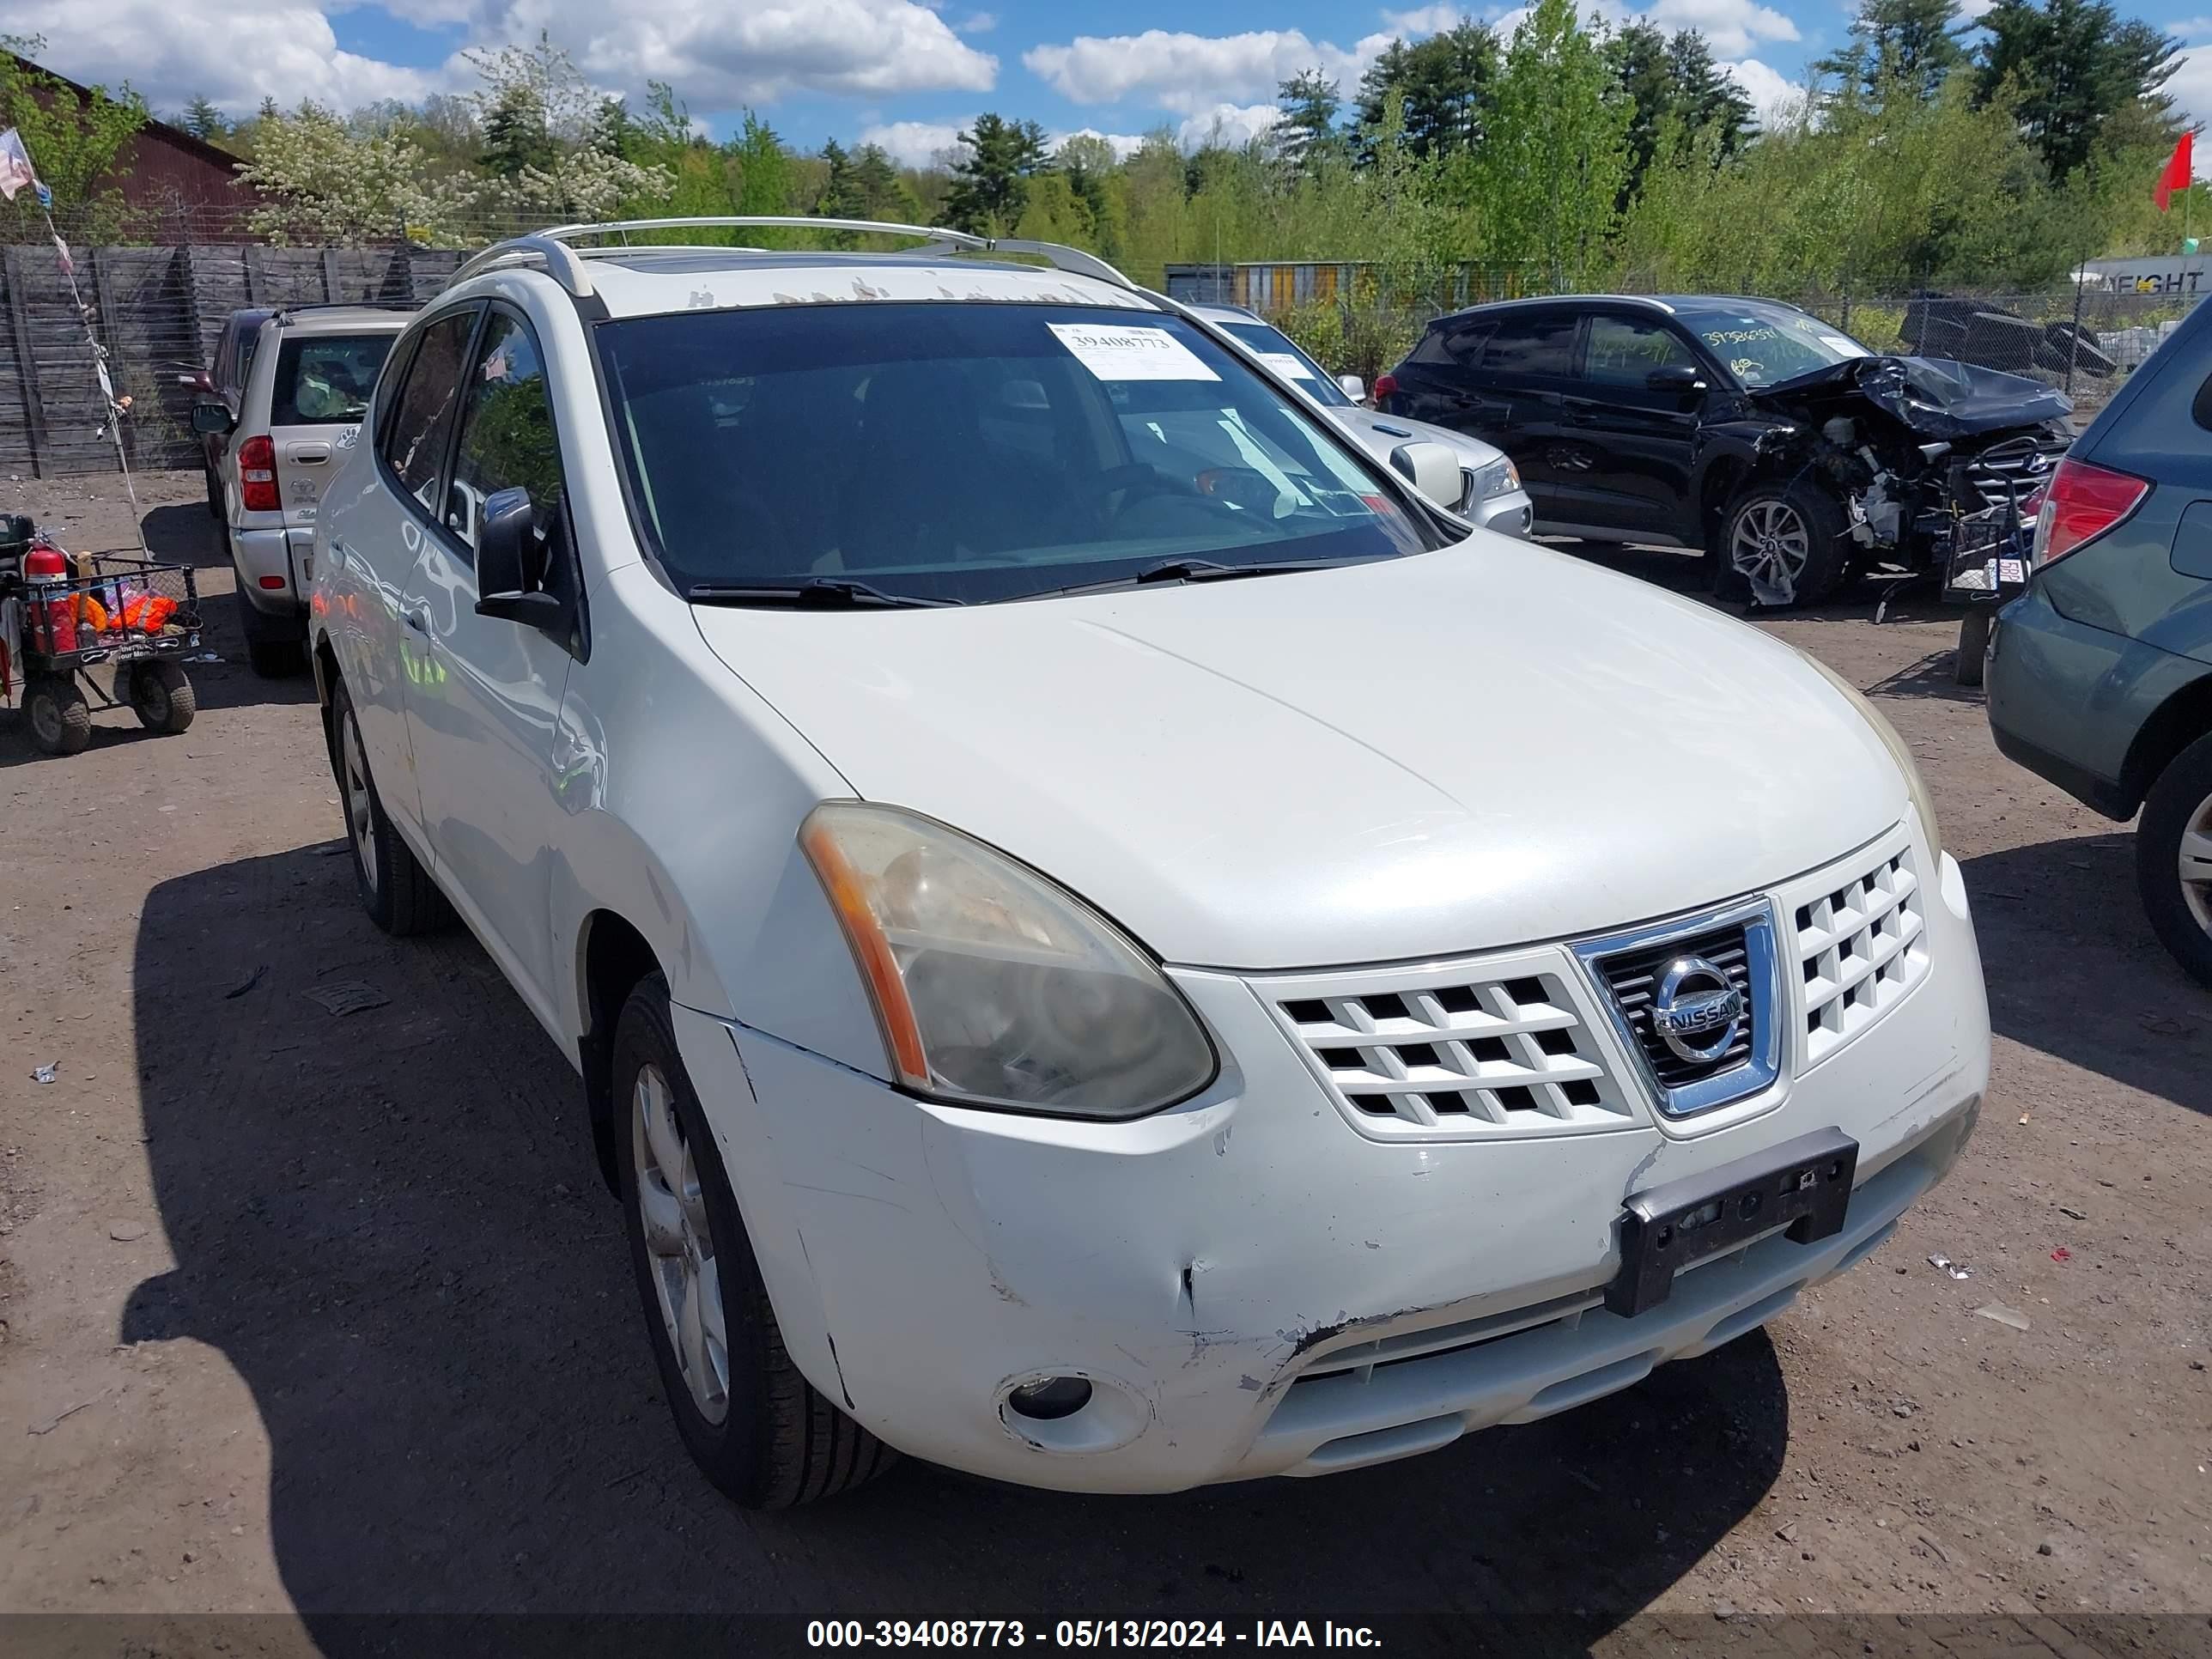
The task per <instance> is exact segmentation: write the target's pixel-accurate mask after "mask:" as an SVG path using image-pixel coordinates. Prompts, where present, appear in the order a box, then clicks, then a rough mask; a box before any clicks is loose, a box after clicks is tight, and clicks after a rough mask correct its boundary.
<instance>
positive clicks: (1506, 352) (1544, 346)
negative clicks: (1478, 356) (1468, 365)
mask: <svg viewBox="0 0 2212 1659" xmlns="http://www.w3.org/2000/svg"><path fill="white" fill-rule="evenodd" d="M1574 353H1575V319H1574V318H1573V316H1572V315H1571V314H1570V313H1565V312H1544V313H1538V314H1536V315H1534V316H1529V317H1504V318H1500V319H1498V326H1497V328H1496V329H1495V330H1493V331H1492V333H1491V336H1490V338H1489V339H1488V341H1487V342H1486V343H1485V344H1484V347H1483V350H1482V361H1481V363H1480V368H1484V369H1486V370H1487V371H1488V372H1490V373H1491V374H1511V375H1516V376H1541V377H1549V378H1553V379H1558V380H1564V379H1565V378H1566V377H1567V376H1568V375H1570V374H1572V373H1573V372H1574Z"/></svg>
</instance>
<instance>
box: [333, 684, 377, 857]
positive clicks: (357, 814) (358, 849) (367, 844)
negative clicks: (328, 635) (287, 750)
mask: <svg viewBox="0 0 2212 1659" xmlns="http://www.w3.org/2000/svg"><path fill="white" fill-rule="evenodd" d="M338 748H339V753H340V763H341V765H342V766H343V769H344V772H345V777H344V786H345V812H346V827H347V829H349V831H351V833H352V836H353V855H354V857H355V858H356V860H359V861H360V864H361V878H362V881H364V882H365V883H367V884H368V890H369V891H370V892H372V893H373V892H374V891H375V890H376V884H377V868H376V806H375V800H374V797H373V796H371V795H370V793H369V792H368V764H367V763H365V762H364V761H363V760H362V757H361V728H360V727H359V726H356V725H355V723H354V717H353V711H352V710H351V709H348V710H347V711H346V719H345V727H344V729H343V731H342V732H340V733H339V734H338Z"/></svg>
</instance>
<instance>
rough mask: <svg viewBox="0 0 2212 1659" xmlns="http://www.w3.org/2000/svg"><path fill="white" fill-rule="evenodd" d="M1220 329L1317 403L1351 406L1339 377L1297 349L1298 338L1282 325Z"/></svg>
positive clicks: (1238, 325)
mask: <svg viewBox="0 0 2212 1659" xmlns="http://www.w3.org/2000/svg"><path fill="white" fill-rule="evenodd" d="M1218 326H1219V327H1220V329H1221V331H1223V332H1224V333H1225V334H1229V335H1232V336H1234V337H1236V338H1237V339H1239V340H1241V341H1243V343H1245V344H1246V345H1248V346H1249V347H1251V348H1252V349H1253V350H1254V351H1255V353H1257V354H1258V356H1259V358H1260V361H1261V362H1264V363H1265V364H1267V367H1268V368H1272V369H1273V370H1274V371H1275V373H1276V374H1279V375H1281V376H1282V377H1283V378H1284V379H1285V380H1295V381H1297V386H1298V390H1299V391H1301V392H1304V393H1305V394H1306V395H1307V396H1308V397H1309V398H1312V399H1313V400H1314V401H1315V402H1316V403H1317V404H1328V406H1329V407H1330V408H1332V409H1349V408H1351V407H1352V399H1351V398H1347V397H1346V396H1345V395H1344V388H1343V387H1342V386H1339V385H1337V383H1336V377H1335V376H1334V375H1333V374H1330V373H1329V372H1328V370H1327V369H1325V368H1322V366H1321V365H1320V364H1319V363H1317V362H1315V361H1314V360H1313V359H1312V358H1310V357H1309V356H1306V354H1305V353H1304V352H1303V351H1301V350H1299V349H1298V343H1297V341H1295V340H1293V339H1292V338H1291V337H1290V336H1289V335H1287V334H1285V333H1284V332H1283V331H1282V330H1280V329H1279V328H1273V327H1271V326H1269V325H1267V324H1266V323H1222V324H1220V325H1218Z"/></svg>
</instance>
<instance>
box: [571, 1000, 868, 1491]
mask: <svg viewBox="0 0 2212 1659" xmlns="http://www.w3.org/2000/svg"><path fill="white" fill-rule="evenodd" d="M613 1085H614V1101H615V1110H616V1112H617V1124H616V1128H615V1163H616V1173H617V1181H618V1188H617V1190H618V1191H619V1192H620V1194H621V1195H622V1202H623V1222H624V1225H625V1230H626V1231H628V1233H629V1246H630V1261H631V1264H632V1266H633V1267H634V1268H635V1272H636V1275H637V1286H638V1295H639V1298H640V1300H641V1302H642V1303H643V1304H644V1312H645V1323H646V1330H647V1337H648V1340H650V1341H651V1342H652V1344H653V1359H654V1361H655V1362H656V1363H657V1364H658V1365H659V1370H660V1383H661V1389H662V1391H663V1392H664V1393H665V1394H666V1395H667V1396H668V1405H669V1409H670V1411H671V1413H673V1414H674V1416H675V1419H676V1428H677V1432H678V1434H680V1435H681V1436H682V1437H683V1439H684V1447H685V1449H687V1450H688V1451H690V1454H691V1458H692V1461H693V1462H696V1463H697V1464H698V1466H699V1468H700V1469H701V1471H702V1473H704V1474H705V1475H706V1477H707V1478H708V1480H711V1481H713V1482H714V1485H715V1486H717V1487H719V1488H720V1490H721V1491H722V1492H725V1493H726V1494H727V1495H728V1496H729V1497H730V1498H733V1499H735V1500H736V1501H737V1502H738V1504H743V1505H744V1507H745V1508H747V1509H785V1508H788V1507H790V1506H791V1505H793V1504H811V1503H812V1502H814V1501H815V1500H816V1499H817V1498H828V1497H831V1496H833V1495H834V1494H836V1493H838V1492H845V1491H848V1490H849V1489H851V1488H852V1487H854V1486H860V1484H862V1483H863V1482H864V1481H866V1480H872V1479H873V1478H874V1477H875V1476H876V1475H877V1474H880V1473H881V1472H882V1471H883V1470H884V1469H885V1468H889V1467H890V1464H891V1463H892V1462H894V1461H895V1460H896V1453H895V1452H893V1451H892V1450H891V1449H890V1447H888V1446H886V1445H884V1443H883V1442H882V1441H880V1440H878V1439H877V1438H876V1437H875V1436H873V1435H872V1434H870V1433H869V1432H868V1431H866V1429H864V1428H862V1427H861V1426H860V1425H859V1424H857V1423H855V1422H854V1421H853V1419H851V1418H849V1417H848V1416H846V1415H845V1413H842V1412H841V1411H839V1410H838V1409H837V1407H836V1406H834V1405H832V1404H831V1403H830V1402H829V1400H827V1399H826V1398H824V1397H823V1395H822V1394H821V1393H820V1392H819V1391H817V1389H815V1388H814V1386H813V1385H812V1384H811V1383H809V1382H808V1381H807V1380H806V1378H805V1376H804V1375H803V1374H801V1372H800V1371H799V1367H798V1366H797V1365H795V1364H793V1363H792V1359H791V1356H790V1354H789V1353H788V1352H786V1350H785V1348H784V1346H783V1333H782V1332H781V1330H780V1329H779V1328H777V1325H776V1322H775V1310H773V1309H772V1308H770V1307H769V1299H768V1291H767V1288H766V1286H764V1285H763V1284H762V1282H761V1276H760V1267H759V1264H758V1263H757V1261H755V1260H754V1257H753V1251H752V1244H751V1241H750V1239H749V1238H748V1237H747V1236H746V1233H745V1228H744V1218H743V1217H742V1216H740V1215H739V1213H738V1201H737V1196H736V1194H734V1193H733V1192H732V1190H731V1188H730V1182H729V1178H728V1176H726V1175H725V1174H724V1173H723V1170H722V1160H721V1158H720V1154H719V1153H718V1152H717V1151H716V1150H715V1145H714V1135H713V1133H711V1132H710V1131H709V1129H708V1127H707V1119H706V1115H705V1113H704V1112H703V1111H702V1110H701V1109H700V1105H699V1099H698V1096H697V1095H696V1093H695V1092H694V1091H693V1089H692V1087H691V1079H690V1075H689V1074H688V1073H686V1072H685V1071H684V1060H683V1057H682V1055H681V1054H678V1052H677V1048H676V1035H675V1031H674V1029H673V1027H672V1026H671V1024H670V1023H669V1016H668V987H667V985H666V984H665V982H664V981H662V980H661V979H660V977H659V975H654V976H653V977H652V978H650V979H648V980H647V981H645V982H644V983H642V984H641V985H640V986H639V987H637V989H636V990H635V991H633V992H632V993H631V994H630V997H629V1002H628V1003H626V1004H625V1005H624V1006H623V1012H622V1017H621V1018H620V1019H619V1020H618V1021H617V1024H616V1026H615V1041H614V1078H613Z"/></svg>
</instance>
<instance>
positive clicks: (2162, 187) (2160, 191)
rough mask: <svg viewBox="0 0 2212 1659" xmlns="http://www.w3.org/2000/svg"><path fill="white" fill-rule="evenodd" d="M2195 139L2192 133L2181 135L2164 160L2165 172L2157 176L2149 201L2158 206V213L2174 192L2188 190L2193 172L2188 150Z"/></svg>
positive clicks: (2163, 208)
mask: <svg viewBox="0 0 2212 1659" xmlns="http://www.w3.org/2000/svg"><path fill="white" fill-rule="evenodd" d="M2196 137H2197V135H2196V134H2195V133H2192V132H2185V133H2183V134H2182V135H2181V142H2180V143H2177V144H2176V145H2174V147H2173V154H2172V155H2170V156H2168V157H2167V158H2166V169H2165V171H2164V172H2162V173H2160V174H2159V175H2158V187H2157V188H2156V189H2154V190H2153V191H2151V200H2153V201H2154V202H2156V203H2157V204H2158V210H2159V211H2160V213H2163V212H2165V211H2166V204H2167V203H2168V202H2170V201H2171V200H2172V199H2173V192H2174V191H2177V190H2187V189H2188V188H2189V179H2190V174H2191V173H2192V172H2193V171H2194V170H2195V169H2194V167H2193V166H2192V165H2191V161H2190V149H2191V145H2192V144H2193V143H2195V141H2196Z"/></svg>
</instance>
